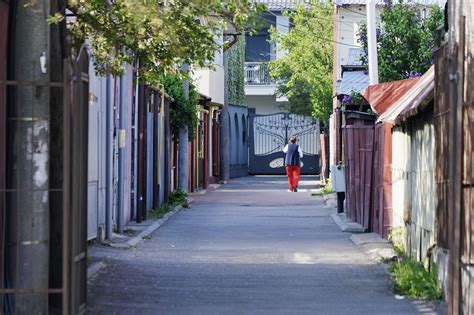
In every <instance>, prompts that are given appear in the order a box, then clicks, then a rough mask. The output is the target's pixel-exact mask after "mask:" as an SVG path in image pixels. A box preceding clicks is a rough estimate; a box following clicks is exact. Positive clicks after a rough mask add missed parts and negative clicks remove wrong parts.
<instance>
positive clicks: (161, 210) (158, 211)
mask: <svg viewBox="0 0 474 315" xmlns="http://www.w3.org/2000/svg"><path fill="white" fill-rule="evenodd" d="M170 211H171V207H170V206H169V205H168V204H167V203H164V204H162V205H161V206H159V207H158V208H154V209H152V210H151V211H150V212H148V219H150V220H157V219H161V218H162V217H164V216H165V214H167V213H168V212H170Z"/></svg>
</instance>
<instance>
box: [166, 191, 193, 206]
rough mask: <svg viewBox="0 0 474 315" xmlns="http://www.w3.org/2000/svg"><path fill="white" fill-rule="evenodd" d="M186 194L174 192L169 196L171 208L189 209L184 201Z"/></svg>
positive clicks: (185, 200)
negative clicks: (179, 206)
mask: <svg viewBox="0 0 474 315" xmlns="http://www.w3.org/2000/svg"><path fill="white" fill-rule="evenodd" d="M186 197H187V194H186V193H185V192H184V191H182V190H179V189H178V190H175V191H173V192H172V193H171V194H170V200H169V203H170V204H171V205H172V206H178V205H181V206H182V207H183V208H189V204H188V200H187V199H186Z"/></svg>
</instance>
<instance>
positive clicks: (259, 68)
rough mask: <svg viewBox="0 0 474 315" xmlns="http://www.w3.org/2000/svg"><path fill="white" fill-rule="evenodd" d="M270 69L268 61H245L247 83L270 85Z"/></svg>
mask: <svg viewBox="0 0 474 315" xmlns="http://www.w3.org/2000/svg"><path fill="white" fill-rule="evenodd" d="M272 83H273V81H272V79H271V78H270V69H269V68H268V64H267V63H266V62H246V63H245V84H247V85H270V84H272Z"/></svg>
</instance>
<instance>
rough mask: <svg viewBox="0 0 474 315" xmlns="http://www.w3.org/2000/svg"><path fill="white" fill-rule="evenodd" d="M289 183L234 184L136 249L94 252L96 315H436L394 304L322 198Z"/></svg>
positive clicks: (380, 272) (422, 307) (415, 305)
mask: <svg viewBox="0 0 474 315" xmlns="http://www.w3.org/2000/svg"><path fill="white" fill-rule="evenodd" d="M316 184H317V183H316V182H315V181H311V179H310V178H307V177H305V178H303V181H302V184H301V186H300V188H301V189H300V192H298V193H290V192H287V191H286V189H287V188H286V183H285V178H282V177H249V178H242V179H236V180H232V181H231V182H230V183H229V184H227V185H224V186H221V188H219V189H218V190H215V191H211V192H209V193H208V194H206V195H203V196H196V197H195V202H194V203H193V205H192V208H191V209H189V210H186V211H183V212H181V213H179V214H178V215H177V216H176V217H174V218H173V219H171V220H170V221H169V222H168V223H167V224H165V225H164V226H162V227H161V228H160V229H159V230H158V231H157V232H156V233H155V234H154V235H153V238H152V239H150V240H146V241H144V242H143V243H142V244H141V245H139V247H138V248H137V249H134V250H120V249H112V248H107V247H103V248H99V249H100V250H98V248H97V247H96V248H94V249H93V251H92V253H93V254H94V255H95V256H100V257H102V258H105V259H107V261H108V264H109V265H110V266H109V267H108V268H107V269H105V271H104V272H102V273H101V274H99V275H98V276H97V277H96V278H95V279H93V280H92V281H91V282H90V283H89V284H90V286H89V295H88V299H89V313H90V314H109V313H115V314H364V315H365V314H420V313H422V314H432V313H435V312H434V311H432V310H431V309H430V307H428V306H427V305H426V304H424V303H422V302H416V301H408V300H397V299H395V298H394V295H393V294H392V293H391V291H390V287H389V277H388V274H387V272H386V269H385V268H384V266H383V265H380V264H377V263H375V262H374V261H372V260H370V259H369V258H368V257H367V256H366V255H365V254H364V253H362V252H361V251H360V250H359V249H358V248H357V247H356V246H355V245H354V244H353V243H352V242H351V241H350V240H349V237H350V235H349V234H346V233H343V232H341V231H340V230H339V229H338V228H337V226H336V225H335V224H334V222H333V221H332V219H331V218H330V217H329V214H330V212H331V210H329V209H326V208H325V207H324V205H323V202H322V200H321V199H319V198H318V197H311V196H310V193H309V192H308V191H305V190H309V189H312V188H315V185H316Z"/></svg>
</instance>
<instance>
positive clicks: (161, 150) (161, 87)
mask: <svg viewBox="0 0 474 315" xmlns="http://www.w3.org/2000/svg"><path fill="white" fill-rule="evenodd" d="M158 89H159V90H160V91H161V103H160V120H159V122H160V126H159V128H160V130H159V136H158V151H157V152H158V159H157V160H158V161H157V162H158V175H157V177H158V178H157V183H158V192H159V194H160V195H159V197H158V203H159V202H160V199H162V200H164V198H162V195H161V193H162V187H161V176H162V170H161V168H162V167H163V163H162V162H163V159H164V155H163V153H164V152H166V151H165V150H164V139H163V131H164V129H165V124H164V122H165V120H164V117H165V86H164V85H163V84H161V83H158ZM156 114H157V113H155V115H156ZM164 186H165V187H166V185H164Z"/></svg>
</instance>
